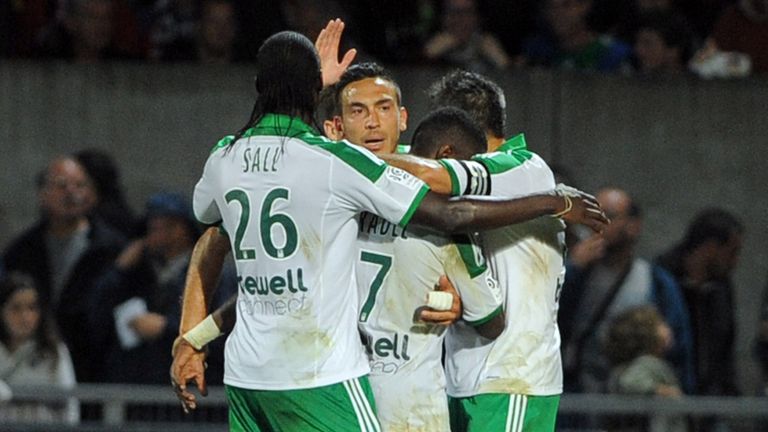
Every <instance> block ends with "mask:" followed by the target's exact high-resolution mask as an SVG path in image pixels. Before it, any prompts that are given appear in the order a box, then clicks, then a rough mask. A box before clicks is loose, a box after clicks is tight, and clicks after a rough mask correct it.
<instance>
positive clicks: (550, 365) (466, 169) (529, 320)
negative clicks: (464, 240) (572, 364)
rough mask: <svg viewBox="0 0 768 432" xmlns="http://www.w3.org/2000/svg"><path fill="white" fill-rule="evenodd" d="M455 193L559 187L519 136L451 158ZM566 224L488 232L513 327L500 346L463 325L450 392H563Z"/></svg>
mask: <svg viewBox="0 0 768 432" xmlns="http://www.w3.org/2000/svg"><path fill="white" fill-rule="evenodd" d="M442 163H443V165H444V166H445V167H446V168H447V169H448V170H449V172H450V174H451V177H452V180H453V191H454V193H456V194H473V195H491V196H494V197H499V198H514V197H519V196H523V195H530V194H535V193H542V192H546V191H549V190H552V189H553V188H554V187H555V181H554V176H553V174H552V170H551V169H550V168H549V167H548V166H547V164H546V163H545V162H544V160H543V159H541V158H540V157H539V156H538V155H536V154H534V153H532V152H530V151H528V150H527V149H526V145H525V139H524V137H523V136H522V135H518V136H516V137H514V138H512V139H510V140H509V141H507V142H506V143H504V145H503V146H502V147H500V148H499V149H498V151H496V152H493V153H486V154H482V155H477V156H475V157H474V158H473V159H472V161H456V160H444V161H442ZM563 230H564V224H563V222H562V221H560V220H559V219H556V218H553V217H550V216H543V217H540V218H537V219H534V220H532V221H529V222H526V223H522V224H518V225H513V226H509V227H505V228H502V229H497V230H492V231H487V232H484V233H482V234H481V239H482V246H483V248H484V250H485V251H486V253H488V254H489V258H488V260H489V264H490V267H491V270H492V271H493V274H494V276H496V278H497V279H498V281H499V284H500V285H501V289H502V292H503V293H504V296H505V298H504V308H505V313H506V328H505V330H504V332H503V333H502V334H501V336H499V338H498V339H496V340H495V341H494V342H493V344H490V345H489V344H482V343H481V342H480V341H479V338H478V336H477V335H476V334H475V333H474V332H473V331H472V329H468V328H466V326H464V325H462V324H461V323H457V325H454V326H452V327H451V329H450V330H449V334H448V337H447V340H446V369H447V374H448V394H450V395H451V396H454V397H466V396H473V395H477V394H482V393H513V394H523V395H535V396H546V395H555V394H559V393H561V392H562V387H563V385H562V383H563V374H562V365H561V360H560V332H559V330H558V327H557V310H558V301H559V298H560V288H561V286H562V282H563V277H564V276H565V267H564V265H563V254H564V250H565V243H564V232H563Z"/></svg>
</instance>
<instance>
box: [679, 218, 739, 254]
mask: <svg viewBox="0 0 768 432" xmlns="http://www.w3.org/2000/svg"><path fill="white" fill-rule="evenodd" d="M743 232H744V225H743V224H742V223H741V221H740V220H739V219H738V218H737V217H736V216H735V215H733V214H732V213H730V212H728V211H727V210H724V209H721V208H717V207H712V208H707V209H704V210H702V211H700V212H699V213H698V214H697V215H696V216H695V217H694V218H693V221H691V223H690V225H688V231H687V232H686V234H685V238H684V239H683V244H682V248H683V250H685V251H690V250H693V249H696V248H697V247H698V246H700V245H702V244H704V243H705V242H707V241H709V240H715V241H717V242H718V243H719V244H725V243H727V242H728V241H729V240H730V239H731V238H732V237H733V235H735V234H741V233H743Z"/></svg>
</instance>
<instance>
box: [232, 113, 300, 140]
mask: <svg viewBox="0 0 768 432" xmlns="http://www.w3.org/2000/svg"><path fill="white" fill-rule="evenodd" d="M305 133H309V134H313V135H314V134H315V130H314V129H313V128H312V127H311V126H310V125H308V124H306V123H304V121H302V120H301V119H299V118H297V117H291V116H288V115H285V114H264V117H262V118H261V120H259V123H257V124H256V126H254V127H252V128H250V129H248V130H246V131H245V133H244V134H243V138H247V137H250V136H255V135H276V136H287V137H295V136H299V135H303V134H305Z"/></svg>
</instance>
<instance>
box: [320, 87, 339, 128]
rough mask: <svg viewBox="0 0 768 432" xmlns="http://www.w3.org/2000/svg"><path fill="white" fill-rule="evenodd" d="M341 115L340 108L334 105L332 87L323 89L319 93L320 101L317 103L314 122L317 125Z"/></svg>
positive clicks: (334, 98) (334, 92) (334, 95)
mask: <svg viewBox="0 0 768 432" xmlns="http://www.w3.org/2000/svg"><path fill="white" fill-rule="evenodd" d="M340 115H341V107H340V106H339V104H338V103H336V90H335V88H334V87H333V86H329V87H326V88H324V89H323V90H322V91H321V92H320V99H319V100H318V102H317V110H316V112H315V117H316V121H317V123H318V124H319V125H322V123H323V122H324V121H326V120H333V118H334V117H336V116H340Z"/></svg>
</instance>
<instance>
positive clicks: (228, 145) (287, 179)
mask: <svg viewBox="0 0 768 432" xmlns="http://www.w3.org/2000/svg"><path fill="white" fill-rule="evenodd" d="M232 139H233V138H232V137H227V138H224V139H223V140H222V141H220V142H219V144H218V145H217V146H216V147H215V148H214V149H213V151H212V152H211V155H210V156H209V158H208V161H207V162H206V164H205V170H204V172H203V175H202V178H201V179H200V181H199V182H198V183H197V186H196V187H195V193H194V210H195V215H196V216H197V218H198V219H199V220H200V221H201V222H203V223H206V224H213V223H218V222H219V221H221V223H222V225H223V227H224V229H225V230H226V231H227V232H228V233H229V234H230V239H231V244H232V250H233V255H234V256H235V261H236V264H237V273H238V282H239V289H238V302H237V303H238V307H237V323H236V325H235V328H234V329H233V331H232V333H231V334H230V336H229V338H228V339H227V342H226V348H225V359H226V361H225V374H224V382H225V383H226V384H228V385H233V386H237V387H241V388H245V389H259V390H287V389H301V388H314V387H319V386H324V385H328V384H333V383H338V382H341V381H344V380H347V379H351V378H356V377H359V376H361V375H364V374H366V373H367V372H368V371H369V366H368V361H367V358H366V355H365V352H364V349H363V346H362V344H361V343H360V336H359V333H358V330H357V315H358V314H357V310H358V292H357V284H356V277H355V270H354V267H355V260H356V259H357V247H356V246H355V244H356V239H357V233H358V226H357V224H358V221H357V217H356V216H357V214H358V213H359V212H361V211H370V212H372V213H376V214H380V215H382V216H383V217H386V218H387V219H389V220H394V221H398V222H399V224H400V225H401V226H405V225H406V224H407V223H408V221H409V220H410V218H411V216H412V214H413V212H414V211H415V210H416V208H417V206H418V204H419V203H420V202H421V200H422V199H423V197H424V195H425V194H426V193H427V191H428V187H427V186H426V185H425V184H424V183H422V182H421V181H420V180H418V179H416V178H415V177H413V176H411V175H409V174H407V173H405V172H403V171H401V170H398V169H395V168H392V167H390V166H388V165H386V164H385V163H384V162H382V161H381V160H380V159H378V158H377V157H376V156H375V155H373V154H372V153H370V152H368V151H367V150H365V149H363V148H360V147H355V146H352V145H350V144H348V143H345V142H335V141H329V140H327V139H325V138H322V137H319V136H318V135H316V133H315V132H314V130H313V129H312V128H310V127H309V126H308V125H306V124H305V123H303V122H302V121H300V120H299V119H296V118H291V117H288V116H283V115H273V114H267V115H265V116H264V117H263V118H262V119H261V121H259V123H258V124H257V125H256V126H255V127H253V128H251V129H249V130H247V131H246V132H245V133H244V135H243V137H242V138H241V139H238V140H237V141H236V142H234V143H232Z"/></svg>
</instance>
